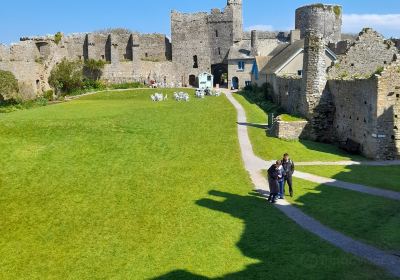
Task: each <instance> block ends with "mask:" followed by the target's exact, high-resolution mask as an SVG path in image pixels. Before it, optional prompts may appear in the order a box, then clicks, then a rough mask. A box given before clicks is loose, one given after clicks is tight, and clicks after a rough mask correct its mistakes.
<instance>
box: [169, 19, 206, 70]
mask: <svg viewBox="0 0 400 280" xmlns="http://www.w3.org/2000/svg"><path fill="white" fill-rule="evenodd" d="M207 17H208V14H207V13H196V14H182V13H178V12H172V14H171V32H172V42H173V44H172V61H174V62H175V63H177V64H180V65H182V67H183V69H184V73H183V74H184V75H185V76H189V75H196V76H197V75H198V74H200V73H202V72H210V71H211V56H210V41H209V29H208V24H207ZM195 60H197V65H195V62H196V61H195ZM195 66H197V67H195Z"/></svg>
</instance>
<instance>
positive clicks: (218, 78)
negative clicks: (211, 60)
mask: <svg viewBox="0 0 400 280" xmlns="http://www.w3.org/2000/svg"><path fill="white" fill-rule="evenodd" d="M211 74H213V76H214V86H215V85H217V84H219V85H220V87H227V86H228V85H227V78H228V65H226V64H214V65H212V66H211Z"/></svg>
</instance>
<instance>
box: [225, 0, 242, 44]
mask: <svg viewBox="0 0 400 280" xmlns="http://www.w3.org/2000/svg"><path fill="white" fill-rule="evenodd" d="M227 9H229V10H230V11H231V12H232V20H233V23H232V24H233V27H232V30H233V32H232V35H233V42H240V41H241V40H242V38H243V8H242V0H228V2H227Z"/></svg>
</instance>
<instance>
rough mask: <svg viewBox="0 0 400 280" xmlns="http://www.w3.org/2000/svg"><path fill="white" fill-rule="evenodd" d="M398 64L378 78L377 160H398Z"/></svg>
mask: <svg viewBox="0 0 400 280" xmlns="http://www.w3.org/2000/svg"><path fill="white" fill-rule="evenodd" d="M399 117H400V64H399V63H393V64H392V65H390V66H388V67H387V68H385V70H384V71H383V72H382V74H381V75H380V76H378V98H377V126H376V128H377V131H376V134H378V136H379V135H380V136H381V137H378V138H377V139H376V141H377V150H378V152H377V154H378V158H379V159H399V158H400V132H399V129H400V119H399Z"/></svg>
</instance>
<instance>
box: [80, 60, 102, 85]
mask: <svg viewBox="0 0 400 280" xmlns="http://www.w3.org/2000/svg"><path fill="white" fill-rule="evenodd" d="M105 65H106V62H105V61H104V60H95V59H88V60H86V61H85V64H84V66H83V73H84V74H85V76H87V77H88V78H89V79H92V80H96V81H97V80H99V79H100V77H101V75H102V74H103V69H104V66H105Z"/></svg>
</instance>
